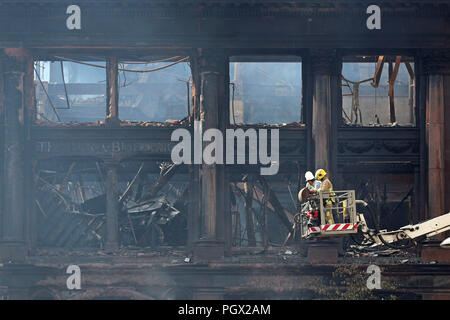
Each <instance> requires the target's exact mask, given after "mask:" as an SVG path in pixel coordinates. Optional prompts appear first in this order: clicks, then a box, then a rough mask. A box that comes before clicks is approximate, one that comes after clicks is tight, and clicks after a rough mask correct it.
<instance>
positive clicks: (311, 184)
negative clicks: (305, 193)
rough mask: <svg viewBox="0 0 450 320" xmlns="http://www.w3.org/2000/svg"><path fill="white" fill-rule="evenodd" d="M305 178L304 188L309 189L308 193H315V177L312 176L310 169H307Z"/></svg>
mask: <svg viewBox="0 0 450 320" xmlns="http://www.w3.org/2000/svg"><path fill="white" fill-rule="evenodd" d="M305 179H306V188H307V189H308V190H309V192H310V193H312V194H315V193H317V190H318V188H317V184H316V179H315V178H314V174H313V173H312V172H311V171H307V172H306V173H305Z"/></svg>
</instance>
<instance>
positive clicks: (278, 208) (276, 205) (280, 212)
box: [258, 175, 292, 231]
mask: <svg viewBox="0 0 450 320" xmlns="http://www.w3.org/2000/svg"><path fill="white" fill-rule="evenodd" d="M258 180H259V182H260V183H261V185H262V187H263V190H265V191H267V193H268V195H267V194H265V195H264V196H267V200H268V201H269V202H270V203H271V204H272V206H273V209H274V212H275V214H276V216H277V217H278V218H279V219H280V221H281V223H282V224H283V225H284V226H285V227H286V229H287V230H288V231H291V230H292V224H291V222H290V221H289V219H288V217H287V216H286V213H285V211H284V208H283V206H282V204H281V203H280V201H279V200H278V198H277V196H276V194H275V192H274V191H273V190H272V188H270V186H269V184H268V183H267V181H266V179H265V178H264V177H263V176H261V175H260V176H259V177H258Z"/></svg>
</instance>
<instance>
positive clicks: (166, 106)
mask: <svg viewBox="0 0 450 320" xmlns="http://www.w3.org/2000/svg"><path fill="white" fill-rule="evenodd" d="M177 61H178V63H177ZM187 61H188V60H187V58H183V57H174V58H172V59H170V58H158V57H149V58H141V61H126V60H124V59H122V61H120V62H119V79H118V85H119V118H120V119H121V120H123V121H129V122H166V121H167V120H169V121H170V120H183V119H184V118H186V117H187V116H188V114H189V110H190V106H189V104H190V102H189V99H190V85H191V68H190V66H189V63H188V62H187Z"/></svg>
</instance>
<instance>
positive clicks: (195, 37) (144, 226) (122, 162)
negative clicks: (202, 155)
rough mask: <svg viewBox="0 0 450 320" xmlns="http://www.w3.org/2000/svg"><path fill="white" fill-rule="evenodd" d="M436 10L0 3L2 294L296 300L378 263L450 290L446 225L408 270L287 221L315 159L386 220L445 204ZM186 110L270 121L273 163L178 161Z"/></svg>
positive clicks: (400, 276)
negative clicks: (317, 284)
mask: <svg viewBox="0 0 450 320" xmlns="http://www.w3.org/2000/svg"><path fill="white" fill-rule="evenodd" d="M373 4H375V5H377V6H378V8H379V9H380V10H381V11H380V15H379V16H377V15H376V13H374V12H376V11H373V12H372V11H370V10H368V7H369V6H371V5H373ZM374 14H375V16H376V17H375V18H376V19H377V21H378V22H379V26H377V27H373V26H371V25H370V23H371V22H370V21H371V20H370V19H371V17H373V15H374ZM449 15H450V2H449V1H443V0H439V1H436V0H434V1H431V0H430V1H428V0H421V1H419V0H417V1H401V0H395V1H392V0H391V1H377V3H371V2H369V1H363V0H359V1H358V0H343V1H339V2H337V1H313V0H305V1H301V0H299V1H266V0H261V1H245V0H242V1H240V0H238V1H235V0H233V1H231V0H230V1H228V0H217V1H198V0H178V1H175V0H174V1H171V0H165V1H137V0H136V1H134V0H128V1H115V0H111V1H95V2H91V1H84V0H79V1H51V0H42V1H7V0H2V1H1V2H0V26H1V32H0V47H1V54H0V75H1V76H0V119H1V123H0V129H1V134H0V159H1V160H0V161H1V167H0V181H1V183H0V210H1V211H0V218H1V219H0V227H1V228H0V263H1V265H0V296H3V297H4V298H8V299H11V298H12V299H14V298H19V299H20V298H25V299H38V298H48V299H50V298H51V299H90V298H123V299H125V298H132V299H203V298H218V299H221V298H225V299H227V298H239V299H241V298H243V299H245V298H269V299H270V298H275V297H276V298H286V299H290V298H294V299H309V298H315V297H316V295H315V293H314V290H311V287H310V284H311V281H315V280H314V279H315V278H314V277H324V278H325V277H326V276H329V275H330V274H332V272H333V270H335V269H336V268H337V267H339V266H342V265H344V266H345V265H357V266H358V268H360V269H361V270H363V269H364V267H365V266H366V265H367V264H378V265H380V266H383V268H384V270H385V271H384V272H385V274H386V275H387V277H390V278H392V279H396V281H398V282H399V283H400V284H399V285H398V287H397V293H399V294H403V295H404V296H406V297H410V298H411V297H414V298H435V297H436V298H442V297H444V298H448V297H450V283H449V276H450V271H449V270H450V268H449V263H450V257H449V253H448V250H447V251H446V250H445V249H442V248H440V247H439V245H438V244H439V242H440V241H441V240H442V239H443V238H442V237H443V236H444V235H439V236H437V237H436V238H434V239H433V240H429V241H427V242H426V243H423V244H422V245H420V246H418V247H416V250H415V251H414V252H409V253H410V254H412V256H413V258H411V257H410V258H408V259H406V260H409V261H408V262H407V263H406V264H405V265H399V264H400V261H401V260H402V261H403V260H405V259H404V258H398V259H397V258H395V257H391V258H389V257H385V258H381V257H378V258H379V259H377V258H376V257H373V256H370V257H359V258H358V257H355V256H351V257H349V256H348V255H346V250H347V249H348V248H349V245H350V244H349V243H350V240H349V239H344V240H335V239H328V240H321V241H317V242H313V243H310V242H307V241H304V240H301V239H299V237H298V236H297V237H296V236H295V235H292V225H293V223H294V222H295V221H294V216H295V214H296V212H297V210H298V208H299V203H298V200H297V192H298V191H299V189H300V188H302V187H303V186H304V183H305V181H304V173H305V172H306V171H308V170H310V171H313V172H314V171H315V170H316V169H318V168H323V169H325V170H326V171H327V172H328V173H329V175H330V177H331V179H332V181H333V184H334V189H335V190H355V191H356V194H357V197H358V198H359V199H363V200H365V201H367V202H369V204H370V205H371V206H372V208H374V209H375V210H374V211H375V212H376V213H377V219H378V221H377V223H378V224H380V226H381V227H382V228H385V229H391V230H393V229H398V228H400V227H401V226H404V225H408V224H415V223H418V222H420V221H423V220H427V219H430V218H433V217H437V216H440V215H442V214H444V213H447V212H449V211H450V188H449V187H448V186H447V184H446V181H448V179H449V177H450V170H449V167H450V145H449V137H450V111H449V108H450V106H449V104H450V97H449V93H450V41H449V40H450V19H449ZM195 123H202V129H203V132H205V131H206V130H208V129H219V130H220V131H221V132H225V130H226V129H244V130H248V129H254V130H255V131H256V132H258V130H268V131H271V130H272V129H278V130H279V131H278V132H279V159H278V161H277V165H278V166H279V169H278V172H277V173H276V174H275V175H268V176H264V175H261V174H260V167H259V166H255V165H250V164H248V162H246V163H245V164H206V163H202V164H199V163H194V164H180V165H178V164H173V163H172V157H171V152H172V150H173V147H174V145H175V144H176V142H175V141H172V134H173V132H174V131H175V130H176V129H186V130H187V131H188V132H190V133H191V134H192V135H195V133H196V132H197V128H196V126H195ZM200 143H202V142H200ZM216 155H217V154H216ZM286 252H288V254H286ZM396 259H397V260H396ZM430 261H434V262H437V264H429V263H428V262H430ZM70 265H77V266H79V267H80V270H81V279H82V286H81V289H79V290H70V289H68V287H67V286H66V280H67V277H68V276H69V275H68V274H67V273H66V269H67V267H68V266H70ZM394 291H395V290H394Z"/></svg>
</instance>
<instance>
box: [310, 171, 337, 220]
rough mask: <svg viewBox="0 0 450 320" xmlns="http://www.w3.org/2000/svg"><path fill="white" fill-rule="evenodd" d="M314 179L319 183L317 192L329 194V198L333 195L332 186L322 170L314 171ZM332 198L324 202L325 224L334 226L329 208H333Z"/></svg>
mask: <svg viewBox="0 0 450 320" xmlns="http://www.w3.org/2000/svg"><path fill="white" fill-rule="evenodd" d="M315 176H316V179H317V180H319V181H320V188H319V190H318V192H330V196H332V195H333V193H332V192H333V184H332V183H331V181H330V179H328V174H327V173H326V172H325V170H323V169H318V170H317V171H316V175H315ZM333 202H334V200H333V198H329V199H327V200H326V201H325V223H326V224H334V218H333V213H332V210H331V207H332V206H333Z"/></svg>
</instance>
